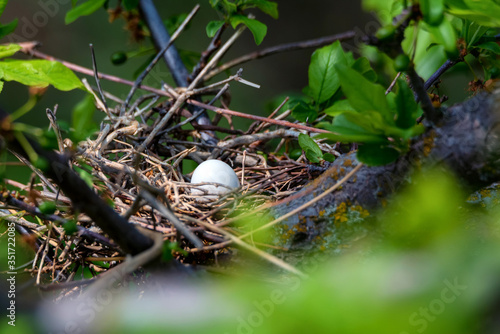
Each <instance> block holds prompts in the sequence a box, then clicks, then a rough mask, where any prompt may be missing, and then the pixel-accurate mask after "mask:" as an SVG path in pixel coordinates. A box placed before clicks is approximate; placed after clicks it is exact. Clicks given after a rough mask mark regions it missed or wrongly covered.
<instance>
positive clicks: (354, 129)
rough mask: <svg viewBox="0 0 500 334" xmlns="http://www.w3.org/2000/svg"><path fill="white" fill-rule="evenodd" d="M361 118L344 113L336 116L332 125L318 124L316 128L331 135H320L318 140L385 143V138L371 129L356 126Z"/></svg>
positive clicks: (357, 115)
mask: <svg viewBox="0 0 500 334" xmlns="http://www.w3.org/2000/svg"><path fill="white" fill-rule="evenodd" d="M350 116H351V117H350ZM361 117H362V116H360V115H359V114H358V113H356V112H354V113H352V114H350V113H349V112H345V113H342V114H340V115H338V116H336V117H335V118H334V119H333V122H332V124H329V123H320V124H318V127H320V128H323V129H325V130H328V131H331V133H321V134H319V135H318V138H328V139H330V140H333V141H342V142H360V143H387V138H386V137H385V136H384V135H383V134H382V133H380V132H376V131H375V129H373V128H370V129H367V128H365V127H363V126H360V125H358V124H359V123H360V122H359V119H360V118H361ZM363 122H364V123H367V122H365V121H363ZM368 122H369V120H368ZM364 125H365V124H364Z"/></svg>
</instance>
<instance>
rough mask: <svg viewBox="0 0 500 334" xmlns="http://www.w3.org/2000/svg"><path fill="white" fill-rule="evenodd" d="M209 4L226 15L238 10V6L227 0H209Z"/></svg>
mask: <svg viewBox="0 0 500 334" xmlns="http://www.w3.org/2000/svg"><path fill="white" fill-rule="evenodd" d="M209 2H210V5H211V6H212V8H215V9H216V10H218V11H219V12H222V13H223V14H225V15H226V16H232V15H233V14H234V13H236V11H237V10H238V7H237V6H236V5H235V4H234V3H232V2H229V1H227V0H210V1H209Z"/></svg>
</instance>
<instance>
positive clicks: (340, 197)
mask: <svg viewBox="0 0 500 334" xmlns="http://www.w3.org/2000/svg"><path fill="white" fill-rule="evenodd" d="M499 99H500V90H496V91H494V92H493V93H491V94H488V93H480V94H478V95H477V96H475V97H473V98H471V99H469V100H467V101H465V102H463V103H461V104H457V105H455V106H453V107H450V108H449V109H447V110H445V111H444V117H443V119H442V120H441V121H440V122H439V123H438V124H437V125H434V126H431V125H429V124H427V130H426V132H425V133H424V134H423V135H422V136H420V137H419V138H417V139H416V140H415V141H414V143H413V145H412V148H411V150H410V151H409V153H408V154H406V155H405V156H402V157H401V158H399V159H398V160H397V161H396V162H394V163H392V164H389V165H386V166H381V167H368V166H362V167H361V168H360V169H359V170H358V171H357V173H356V174H354V175H353V176H352V177H351V178H350V179H349V180H348V181H347V182H346V183H344V184H343V185H342V187H341V188H340V189H338V190H336V191H335V192H332V193H331V194H329V195H328V196H326V197H325V198H323V199H322V200H320V201H318V202H316V203H314V204H312V205H311V206H309V207H308V208H307V209H305V210H303V211H301V212H300V213H298V214H296V215H294V216H292V217H291V218H289V219H288V220H286V221H283V222H282V223H280V224H279V225H278V226H277V227H276V230H277V233H276V240H275V243H276V244H277V245H279V246H281V247H285V248H288V249H289V251H288V252H283V253H282V255H283V257H285V258H287V259H288V260H289V262H291V263H293V262H296V261H294V259H293V257H294V256H303V255H304V253H307V252H308V251H320V250H324V249H337V250H338V249H339V247H340V246H341V245H342V244H344V243H349V241H350V240H351V241H352V240H353V238H359V236H360V234H363V233H368V232H369V231H370V229H371V226H370V225H371V224H363V223H362V221H366V220H367V219H368V220H369V218H370V217H371V216H372V215H373V213H374V210H376V209H377V208H380V207H382V206H383V205H384V204H385V203H386V202H387V200H388V199H389V198H390V196H391V195H392V194H393V193H394V192H396V191H397V190H398V189H399V188H400V187H401V186H402V185H403V184H405V183H408V182H409V180H410V176H411V173H412V172H414V171H416V170H419V169H423V170H424V171H425V169H428V168H432V167H438V168H445V169H447V170H449V171H451V172H452V173H454V174H455V176H456V177H457V180H458V181H459V182H460V183H461V185H462V186H463V187H464V188H465V189H466V190H467V191H474V190H477V189H480V188H482V187H485V186H488V185H490V184H491V183H493V182H495V181H498V180H500V138H499V136H500V127H499V119H500V117H499V114H500V112H499V107H498V101H499ZM358 164H359V162H358V161H357V160H356V154H355V152H353V153H351V154H348V155H345V156H342V157H340V158H338V159H337V160H336V161H335V162H334V163H333V165H332V167H331V168H329V170H327V171H326V172H325V173H323V174H322V175H321V176H319V177H318V178H317V179H316V180H314V181H312V182H311V183H309V184H308V185H307V186H306V187H304V188H303V189H302V190H301V191H299V192H298V193H297V194H295V195H292V196H290V197H289V198H287V199H286V200H284V201H283V202H281V203H279V204H278V205H276V206H275V207H274V208H273V211H274V212H273V214H274V216H276V217H279V216H282V215H284V214H286V213H287V212H290V211H291V210H293V209H295V208H298V207H299V206H301V205H303V204H304V203H306V202H308V201H310V200H312V199H314V198H315V197H317V196H318V195H319V194H321V193H323V192H324V191H325V190H327V189H328V188H330V187H332V186H333V185H334V184H336V183H337V182H338V180H340V179H341V178H342V177H344V176H345V175H346V174H347V173H349V172H350V171H351V170H352V169H353V168H355V167H356V166H357V165H358Z"/></svg>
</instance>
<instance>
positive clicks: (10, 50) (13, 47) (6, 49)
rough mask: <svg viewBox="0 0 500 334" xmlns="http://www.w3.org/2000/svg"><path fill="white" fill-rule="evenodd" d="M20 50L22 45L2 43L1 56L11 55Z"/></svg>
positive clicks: (0, 46) (0, 47)
mask: <svg viewBox="0 0 500 334" xmlns="http://www.w3.org/2000/svg"><path fill="white" fill-rule="evenodd" d="M19 50H21V46H20V45H17V44H9V45H0V58H5V57H10V56H12V55H13V54H14V53H16V52H17V51H19Z"/></svg>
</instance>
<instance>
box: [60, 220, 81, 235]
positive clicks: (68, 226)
mask: <svg viewBox="0 0 500 334" xmlns="http://www.w3.org/2000/svg"><path fill="white" fill-rule="evenodd" d="M62 227H63V229H64V231H65V232H66V235H72V234H75V233H76V232H78V227H77V225H76V221H74V220H68V221H67V222H66V223H64V224H63V226H62Z"/></svg>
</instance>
